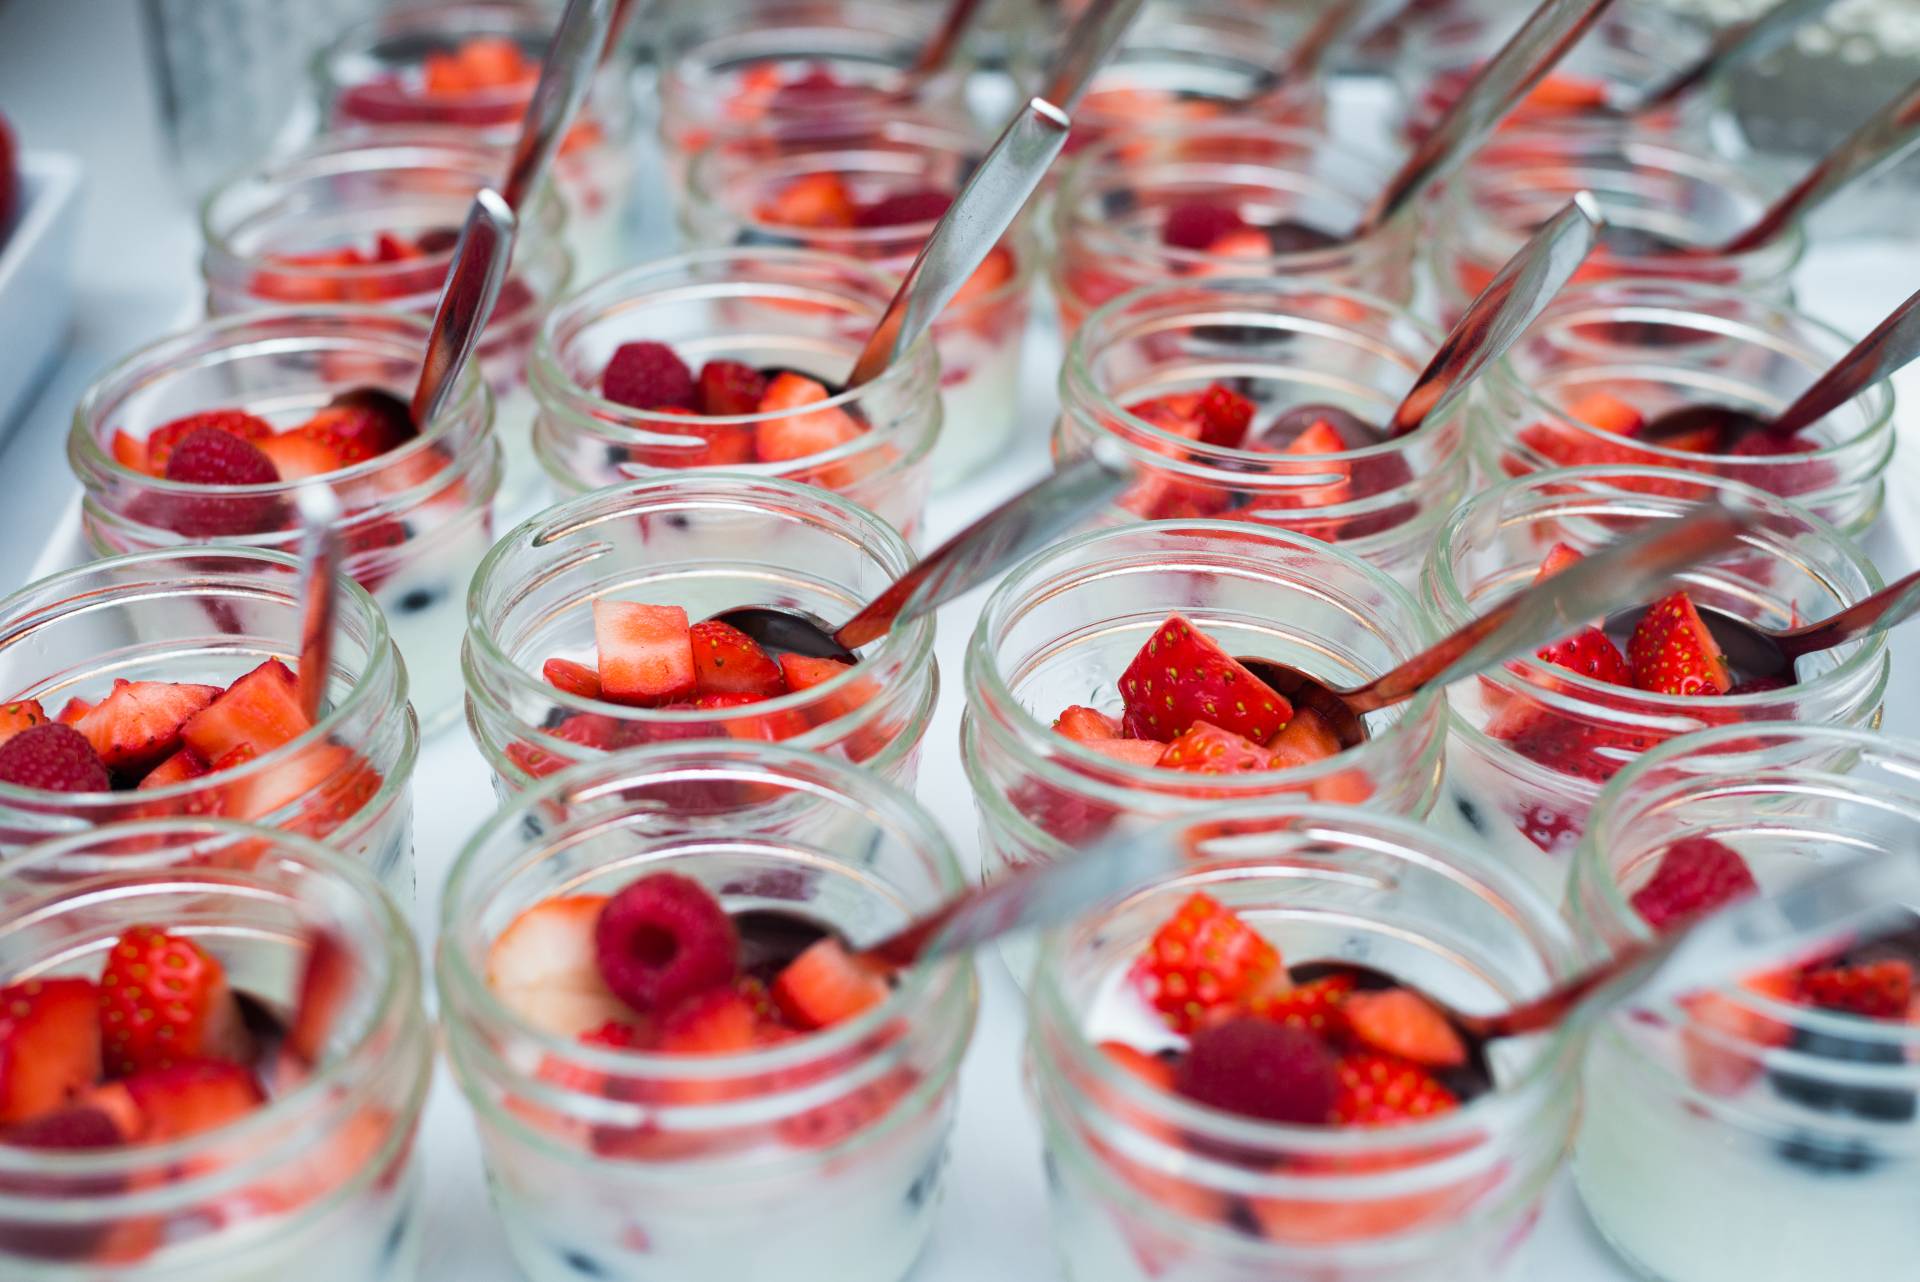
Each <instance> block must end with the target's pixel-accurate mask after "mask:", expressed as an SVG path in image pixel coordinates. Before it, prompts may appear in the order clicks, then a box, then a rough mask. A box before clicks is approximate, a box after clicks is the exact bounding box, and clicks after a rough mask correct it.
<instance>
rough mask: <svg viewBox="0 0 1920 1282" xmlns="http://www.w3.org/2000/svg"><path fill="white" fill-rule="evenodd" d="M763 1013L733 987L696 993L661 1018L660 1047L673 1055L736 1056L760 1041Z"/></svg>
mask: <svg viewBox="0 0 1920 1282" xmlns="http://www.w3.org/2000/svg"><path fill="white" fill-rule="evenodd" d="M759 1031H760V1016H759V1014H758V1012H756V1011H755V1010H754V1008H753V1003H752V1002H750V1001H748V1000H747V998H745V997H743V996H741V995H740V994H739V993H737V992H735V991H734V990H733V989H731V988H708V989H705V990H703V991H700V992H696V993H694V994H693V995H692V996H690V997H688V998H686V999H685V1000H684V1001H682V1002H680V1003H679V1004H678V1005H677V1006H675V1007H674V1008H673V1009H672V1010H671V1011H670V1012H668V1014H667V1016H666V1018H665V1019H663V1020H661V1021H660V1037H659V1041H658V1049H660V1050H662V1051H665V1052H667V1053H668V1054H671V1055H737V1054H739V1053H740V1052H742V1051H750V1050H752V1049H753V1048H754V1047H755V1046H756V1045H758V1044H759Z"/></svg>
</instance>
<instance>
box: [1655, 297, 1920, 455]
mask: <svg viewBox="0 0 1920 1282" xmlns="http://www.w3.org/2000/svg"><path fill="white" fill-rule="evenodd" d="M1915 358H1920V293H1916V294H1914V295H1913V296H1912V297H1910V298H1908V299H1907V301H1906V302H1904V303H1902V304H1900V306H1898V307H1896V308H1894V309H1893V312H1892V314H1891V315H1889V316H1888V317H1887V318H1886V319H1885V320H1883V321H1881V322H1880V324H1879V325H1877V326H1875V327H1874V330H1873V332H1872V333H1871V334H1868V335H1867V336H1866V337H1865V338H1863V339H1861V340H1860V341H1859V342H1858V343H1855V344H1854V345H1853V348H1852V350H1850V351H1849V352H1848V353H1847V354H1846V355H1845V356H1842V357H1841V358H1840V359H1839V360H1837V361H1835V362H1834V363H1833V366H1832V368H1830V369H1828V370H1827V372H1826V373H1824V374H1822V375H1821V376H1820V377H1819V378H1818V379H1817V380H1815V382H1814V384H1813V386H1812V387H1809V388H1808V389H1807V390H1806V391H1804V392H1802V393H1800V395H1799V396H1798V397H1796V398H1795V399H1794V401H1793V403H1792V404H1791V405H1789V406H1787V408H1785V409H1783V410H1781V411H1780V412H1779V413H1778V414H1775V415H1773V416H1772V417H1765V416H1762V415H1759V414H1755V413H1754V412H1753V411H1751V410H1743V409H1736V408H1734V407H1733V406H1730V405H1707V404H1696V405H1681V406H1678V407H1677V408H1674V409H1670V410H1668V411H1667V412H1666V413H1664V414H1661V415H1659V416H1657V417H1656V418H1654V419H1653V421H1651V422H1650V423H1648V424H1647V425H1646V426H1645V427H1643V428H1641V429H1640V430H1639V431H1638V432H1636V433H1634V435H1633V439H1634V440H1638V441H1651V442H1656V443H1658V442H1661V441H1665V440H1670V439H1672V438H1674V437H1678V436H1684V435H1691V434H1693V433H1696V432H1702V431H1712V432H1714V433H1716V434H1717V436H1716V441H1715V444H1714V447H1713V449H1712V450H1710V451H1707V452H1708V453H1714V454H1725V453H1726V452H1728V451H1729V450H1731V449H1732V448H1733V447H1734V445H1735V444H1736V443H1737V442H1738V441H1739V440H1740V439H1741V438H1742V437H1745V436H1747V435H1750V434H1751V433H1755V432H1758V433H1760V434H1762V435H1764V436H1770V437H1773V438H1775V439H1777V440H1783V441H1784V440H1787V439H1788V438H1790V437H1792V436H1793V435H1794V434H1795V433H1797V432H1799V431H1800V430H1801V429H1802V428H1806V427H1811V426H1813V425H1814V424H1815V423H1818V422H1819V421H1820V420H1821V419H1823V418H1825V417H1826V416H1827V415H1829V414H1831V413H1832V412H1833V411H1834V410H1836V409H1839V408H1840V407H1841V406H1842V405H1845V404H1846V403H1847V402H1848V401H1850V400H1852V399H1853V398H1854V397H1856V396H1858V395H1859V394H1860V393H1861V392H1862V391H1864V390H1866V389H1867V388H1869V387H1871V386H1873V385H1874V384H1875V383H1878V382H1880V381H1881V380H1883V379H1886V378H1891V377H1892V376H1893V375H1894V374H1895V373H1897V372H1899V371H1900V370H1902V369H1904V368H1906V367H1907V366H1908V365H1909V364H1911V363H1912V362H1913V361H1914V360H1915Z"/></svg>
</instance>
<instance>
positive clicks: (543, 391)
mask: <svg viewBox="0 0 1920 1282" xmlns="http://www.w3.org/2000/svg"><path fill="white" fill-rule="evenodd" d="M892 297H893V285H892V283H891V282H890V281H889V280H888V279H887V277H886V276H885V275H883V274H882V273H880V272H878V271H876V270H875V269H873V268H871V267H869V266H867V265H866V264H865V263H859V262H855V261H853V260H851V259H844V258H836V257H834V256H832V255H830V254H819V253H814V252H812V251H810V250H803V249H761V248H750V249H733V250H726V249H720V250H704V251H701V252H699V253H693V254H685V255H682V256H680V257H677V258H666V259H661V260H659V261H657V262H652V263H645V264H642V265H641V266H639V267H635V268H633V269H632V270H630V271H625V272H621V273H620V274H619V275H617V276H611V277H609V278H607V279H606V280H603V281H601V282H599V283H598V284H596V285H592V286H590V287H588V288H587V289H585V290H582V291H580V292H578V293H576V294H574V295H572V296H571V297H569V298H567V299H564V300H562V301H561V303H560V305H559V306H557V307H555V308H554V310H553V312H552V313H551V314H550V315H549V316H548V317H547V323H546V326H545V328H543V329H542V330H541V333H540V341H539V343H538V344H537V345H536V346H535V348H534V354H533V392H534V395H535V397H537V398H538V399H539V402H540V417H539V418H538V420H536V422H535V424H534V430H533V443H534V451H535V453H536V454H537V455H538V456H539V458H540V462H541V464H542V465H543V466H544V467H545V468H546V469H547V472H548V474H549V475H550V476H552V477H553V478H554V480H555V481H557V482H558V483H559V484H560V486H561V488H562V489H563V490H565V491H568V492H571V493H579V492H581V491H583V490H591V489H598V488H600V487H601V486H605V485H617V484H620V483H622V482H626V481H631V480H635V479H647V478H652V477H657V476H663V475H675V474H684V473H685V472H687V471H688V470H690V469H702V468H704V469H706V470H716V469H718V470H725V471H729V472H740V473H747V474H751V475H755V476H762V477H778V478H782V479H785V480H791V481H800V482H803V483H806V484H811V485H817V486H819V487H820V488H822V489H827V490H833V491H834V492H836V493H838V494H842V495H844V496H846V497H847V498H849V499H851V500H853V501H854V502H855V503H857V504H859V505H860V506H861V507H864V508H867V509H869V510H870V511H873V512H877V513H878V514H879V515H880V516H881V518H882V519H884V520H885V521H887V522H888V523H889V524H890V525H892V526H893V527H894V528H895V529H898V530H900V531H902V532H904V533H906V534H907V535H908V537H910V538H911V537H912V535H913V532H914V530H915V529H916V527H917V526H918V525H919V522H920V517H921V513H922V511H923V510H924V509H925V507H926V500H927V485H928V481H929V479H930V476H931V467H930V462H929V458H930V455H931V454H932V452H933V446H934V441H935V439H936V438H937V437H938V436H939V433H940V397H939V378H938V372H937V371H938V363H937V361H936V359H935V357H934V353H933V347H932V345H931V344H929V343H925V342H921V343H916V344H915V345H914V346H913V347H912V348H911V349H909V350H908V351H907V352H906V353H905V354H903V355H902V356H901V358H900V359H899V360H897V361H895V362H894V363H893V364H892V365H891V366H889V367H888V368H887V370H886V371H885V372H884V373H882V374H881V375H880V376H879V377H877V378H875V379H874V380H873V381H871V382H869V383H865V384H863V385H861V386H860V387H858V388H856V389H854V390H852V391H848V392H841V393H839V394H838V395H836V396H833V397H831V398H830V399H828V400H826V401H822V402H820V403H819V405H818V407H817V408H818V409H820V410H827V409H838V410H841V411H843V412H845V413H848V414H851V415H852V416H854V417H855V418H856V419H857V420H858V421H860V422H861V423H863V424H864V425H865V427H866V430H865V431H863V432H861V433H860V435H859V436H857V437H856V438H854V439H853V440H850V441H846V442H843V443H842V444H840V445H836V446H834V447H833V448H832V449H830V450H827V451H824V452H822V453H818V454H811V455H807V456H805V457H803V458H799V459H794V460H790V461H786V462H768V463H760V462H755V461H752V460H753V459H754V444H753V442H754V439H755V437H756V435H757V429H758V428H760V426H761V425H763V424H766V423H770V422H773V421H775V420H778V419H782V418H785V417H786V416H787V414H788V413H789V411H784V410H782V411H770V412H767V413H761V414H740V415H733V416H730V417H701V418H697V419H696V418H688V417H685V416H682V415H677V414H673V413H667V412H658V411H649V410H639V409H634V408H632V407H631V406H627V405H622V404H619V403H618V402H615V401H610V400H608V399H606V398H605V397H603V396H601V395H600V390H599V389H600V377H601V372H602V371H603V370H605V369H606V367H607V362H608V361H609V360H610V359H611V358H612V356H613V353H614V351H615V349H617V348H618V347H619V346H620V345H621V344H622V343H627V342H634V341H640V340H652V341H654V342H660V343H666V344H667V345H668V346H670V347H672V348H673V349H674V350H675V351H676V352H677V353H678V354H679V356H680V358H681V359H682V360H684V361H685V362H686V363H687V364H688V366H690V367H691V368H692V369H694V370H696V371H697V370H698V369H699V368H700V367H701V365H702V364H703V363H704V362H706V361H711V360H735V361H743V362H745V363H746V364H748V365H751V366H753V367H755V368H756V369H762V368H772V367H778V368H781V369H794V370H798V371H800V372H801V373H803V374H806V375H808V376H809V377H812V378H815V379H818V380H819V381H820V382H822V383H824V384H826V385H827V386H828V387H829V388H830V389H831V388H834V387H838V386H840V384H841V380H843V379H845V378H846V375H847V371H848V370H850V369H852V368H853V362H854V358H855V357H856V356H858V355H859V353H860V349H861V347H862V346H863V345H864V344H865V343H866V340H867V335H868V334H869V333H870V332H872V329H873V326H874V324H875V323H876V322H877V321H878V320H879V318H880V316H881V314H882V313H883V312H884V311H885V310H886V305H887V302H888V301H889V300H890V299H891V298H892ZM808 412H810V413H811V412H816V411H815V409H812V408H810V409H809V411H808Z"/></svg>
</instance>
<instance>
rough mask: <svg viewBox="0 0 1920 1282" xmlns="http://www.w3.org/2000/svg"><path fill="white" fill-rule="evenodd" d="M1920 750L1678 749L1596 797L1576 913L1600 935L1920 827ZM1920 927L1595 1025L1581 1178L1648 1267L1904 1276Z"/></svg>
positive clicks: (1838, 733) (1918, 1035) (1666, 1271)
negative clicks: (1918, 780)
mask: <svg viewBox="0 0 1920 1282" xmlns="http://www.w3.org/2000/svg"><path fill="white" fill-rule="evenodd" d="M1917 778H1920V744H1916V743H1913V742H1910V741H1903V740H1899V739H1889V738H1887V737H1885V736H1882V735H1878V734H1871V733H1862V732H1860V731H1854V730H1840V729H1832V728H1827V727H1819V726H1778V727H1757V726H1744V727H1736V726H1729V727H1723V728H1721V729H1717V730H1713V731H1709V732H1706V733H1703V734H1698V735H1691V736H1689V737H1687V738H1686V739H1684V740H1681V741H1678V742H1675V743H1671V744H1667V745H1665V746H1663V747H1661V748H1658V749H1656V750H1655V751H1653V752H1650V753H1648V754H1647V755H1646V756H1644V757H1642V758H1641V759H1640V760H1639V761H1638V762H1637V763H1636V764H1635V765H1634V766H1632V767H1631V768H1629V769H1628V770H1625V771H1622V772H1621V773H1620V775H1619V776H1618V777H1617V778H1616V779H1615V780H1614V781H1613V783H1612V784H1611V785H1609V787H1608V789H1607V791H1606V792H1605V793H1604V794H1602V798H1601V805H1600V806H1599V808H1598V810H1597V812H1596V819H1595V821H1594V825H1593V829H1592V831H1591V832H1590V833H1589V834H1588V838H1587V840H1586V841H1585V842H1583V843H1582V845H1581V848H1580V852H1579V854H1578V856H1577V857H1576V860H1575V872H1574V882H1573V892H1572V899H1571V902H1572V905H1573V910H1574V913H1575V922H1576V928H1577V930H1578V932H1579V933H1580V934H1581V935H1582V936H1584V937H1585V939H1584V942H1586V943H1588V944H1589V945H1590V946H1593V947H1596V948H1598V947H1618V946H1621V945H1622V944H1626V943H1630V942H1632V941H1635V940H1644V939H1647V938H1648V937H1649V936H1651V935H1653V934H1657V933H1658V932H1660V931H1662V930H1666V929H1669V928H1671V927H1672V926H1674V925H1675V924H1676V923H1679V922H1682V921H1684V920H1685V919H1686V918H1688V917H1689V916H1691V915H1693V914H1695V913H1698V912H1701V911H1704V910H1706V909H1709V908H1712V907H1715V906H1717V905H1719V904H1721V903H1725V902H1729V901H1732V900H1734V899H1737V898H1739V897H1741V896H1743V895H1747V894H1751V893H1753V892H1754V890H1755V889H1756V887H1758V888H1763V889H1774V888H1778V887H1780V886H1783V885H1791V884H1792V883H1793V882H1794V881H1795V880H1797V879H1798V878H1800V877H1802V876H1804V875H1806V874H1807V873H1808V872H1810V871H1812V870H1813V869H1815V868H1818V867H1821V866H1824V865H1828V864H1834V863H1840V862H1844V861H1848V860H1852V859H1855V858H1858V857H1860V856H1862V855H1866V854H1873V853H1880V854H1885V853H1892V854H1894V855H1896V856H1899V857H1911V854H1912V851H1913V849H1914V844H1915V841H1916V839H1920V786H1916V784H1915V780H1916V779H1917ZM1916 969H1920V917H1917V916H1915V914H1914V912H1913V909H1912V907H1911V906H1904V907H1900V908H1897V909H1895V908H1892V906H1890V911H1889V914H1888V915H1887V916H1886V917H1885V918H1884V919H1880V920H1876V921H1875V922H1873V923H1872V924H1871V925H1868V926H1863V928H1862V930H1861V933H1860V936H1859V938H1858V939H1857V940H1856V941H1855V942H1853V943H1852V944H1851V945H1849V946H1848V947H1847V948H1846V949H1845V950H1844V951H1842V952H1838V953H1833V954H1829V955H1824V956H1814V957H1807V958H1804V959H1801V960H1800V961H1799V962H1798V963H1796V964H1793V965H1788V966H1783V967H1782V968H1780V969H1776V970H1772V971H1767V972H1764V973H1759V974H1750V975H1728V976H1727V985H1726V987H1724V988H1721V989H1718V990H1716V991H1713V992H1702V993H1699V994H1695V995H1693V996H1690V997H1686V998H1682V999H1681V1000H1680V1001H1679V1002H1678V1003H1677V1004H1669V1005H1666V1006H1664V1007H1663V1008H1662V1009H1659V1010H1654V1011H1633V1012H1631V1013H1628V1014H1623V1015H1620V1016H1617V1017H1615V1018H1614V1019H1613V1020H1611V1021H1610V1022H1608V1023H1606V1024H1604V1025H1602V1026H1601V1028H1600V1030H1599V1031H1598V1032H1596V1033H1595V1035H1594V1038H1593V1043H1592V1049H1591V1051H1590V1053H1589V1056H1588V1060H1587V1067H1586V1092H1587V1104H1586V1107H1587V1117H1586V1123H1585V1125H1584V1127H1583V1130H1582V1134H1581V1137H1580V1141H1579V1148H1578V1152H1577V1158H1576V1167H1575V1169H1576V1172H1577V1175H1578V1179H1579V1184H1580V1190H1581V1193H1582V1195H1583V1197H1584V1198H1585V1200H1586V1203H1587V1207H1588V1209H1589V1210H1590V1211H1591V1212H1592V1213H1593V1218H1594V1220H1595V1222H1596V1223H1597V1224H1598V1225H1599V1226H1600V1229H1601V1231H1602V1232H1603V1233H1605V1234H1606V1236H1607V1237H1608V1239H1609V1240H1610V1241H1611V1242H1612V1243H1613V1245H1614V1246H1615V1247H1616V1248H1618V1249H1619V1250H1620V1252H1621V1253H1622V1254H1623V1255H1625V1256H1626V1257H1627V1258H1628V1259H1629V1260H1631V1261H1633V1263H1634V1264H1636V1265H1637V1266H1638V1267H1639V1268H1640V1269H1641V1271H1643V1272H1644V1273H1645V1274H1646V1275H1647V1276H1649V1277H1656V1278H1662V1279H1666V1280H1667V1282H1735V1279H1738V1280H1740V1282H1798V1280H1799V1279H1803V1278H1817V1277H1830V1278H1876V1277H1898V1276H1899V1275H1900V1274H1901V1273H1902V1271H1904V1270H1907V1269H1910V1268H1911V1267H1912V1262H1913V1259H1914V1254H1915V1252H1916V1251H1920V1225H1916V1224H1915V1221H1914V1217H1913V1214H1912V1209H1913V1200H1912V1191H1913V1189H1914V1188H1915V1186H1916V1185H1917V1184H1920V1107H1917V1106H1916V1100H1920V991H1916V988H1915V985H1914V975H1915V972H1916Z"/></svg>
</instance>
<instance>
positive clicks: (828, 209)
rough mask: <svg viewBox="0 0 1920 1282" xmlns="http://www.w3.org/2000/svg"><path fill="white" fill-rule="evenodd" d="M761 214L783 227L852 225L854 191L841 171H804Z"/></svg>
mask: <svg viewBox="0 0 1920 1282" xmlns="http://www.w3.org/2000/svg"><path fill="white" fill-rule="evenodd" d="M761 217H762V218H764V219H765V220H766V221H767V222H770V223H774V224H776V225H778V226H782V227H851V226H853V224H854V217H855V214H854V203H853V194H852V193H851V192H849V191H848V190H847V185H846V183H845V182H843V181H842V180H841V178H840V175H839V174H836V173H815V174H802V175H801V176H800V177H798V178H796V179H794V180H793V181H792V182H790V183H788V184H787V185H786V186H785V187H783V188H781V190H780V192H779V194H778V195H777V196H775V197H774V199H773V202H772V203H771V204H770V205H768V206H767V207H766V208H765V209H763V210H761Z"/></svg>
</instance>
